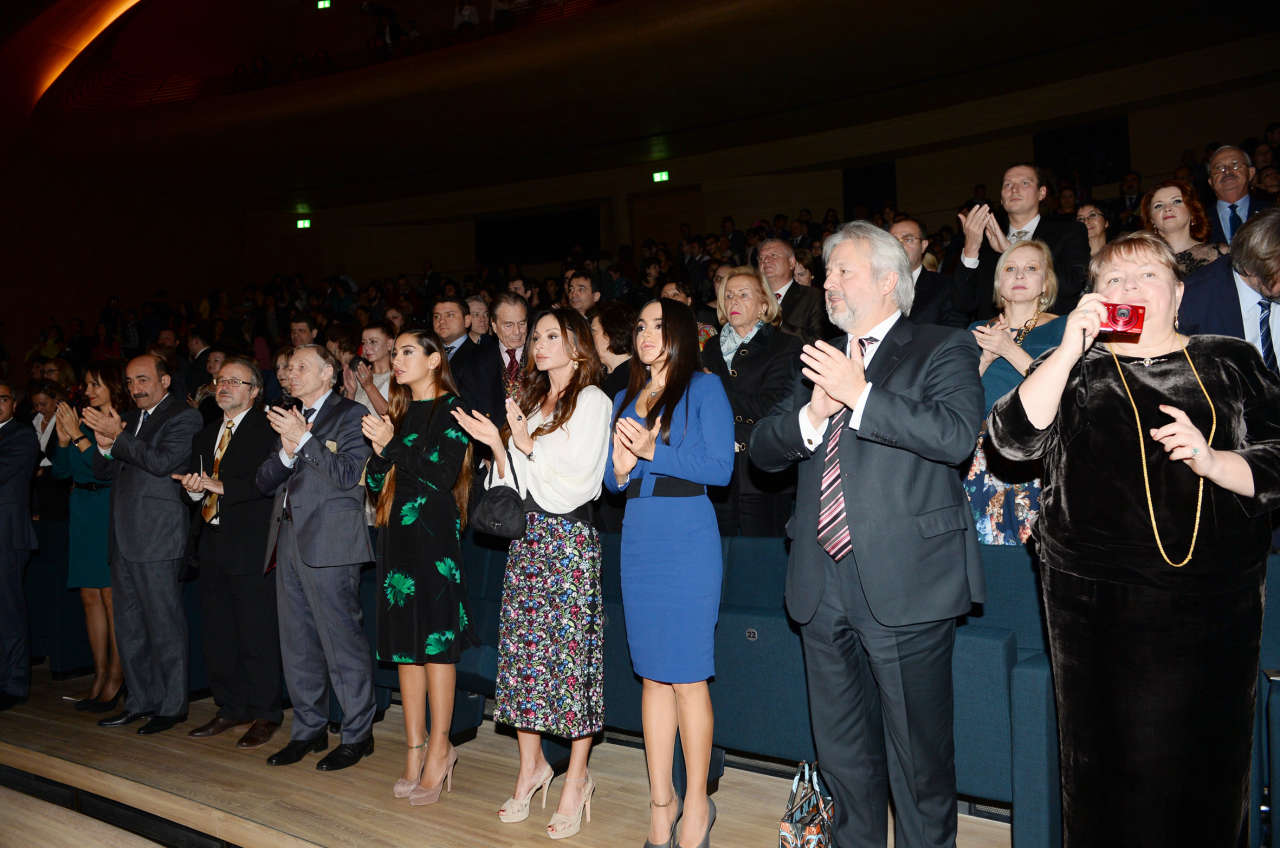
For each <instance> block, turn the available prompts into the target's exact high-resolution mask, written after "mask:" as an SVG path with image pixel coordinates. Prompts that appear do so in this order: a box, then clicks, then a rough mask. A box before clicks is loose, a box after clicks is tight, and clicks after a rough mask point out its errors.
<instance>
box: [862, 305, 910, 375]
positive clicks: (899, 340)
mask: <svg viewBox="0 0 1280 848" xmlns="http://www.w3.org/2000/svg"><path fill="white" fill-rule="evenodd" d="M913 335H915V330H914V328H913V327H912V324H911V322H910V321H908V320H907V318H906V316H905V315H904V316H902V317H901V318H899V319H898V320H897V322H896V323H894V325H893V326H892V327H890V328H889V332H888V334H886V335H885V337H884V340H883V341H881V342H880V343H879V347H880V349H879V350H877V351H876V352H875V356H873V357H872V359H871V364H870V365H869V366H867V382H869V383H882V382H884V381H885V379H887V378H888V376H889V375H890V374H892V373H893V370H894V369H895V368H897V367H898V363H900V362H902V360H903V358H904V357H905V356H906V354H907V345H908V344H910V342H911V338H912V336H913Z"/></svg>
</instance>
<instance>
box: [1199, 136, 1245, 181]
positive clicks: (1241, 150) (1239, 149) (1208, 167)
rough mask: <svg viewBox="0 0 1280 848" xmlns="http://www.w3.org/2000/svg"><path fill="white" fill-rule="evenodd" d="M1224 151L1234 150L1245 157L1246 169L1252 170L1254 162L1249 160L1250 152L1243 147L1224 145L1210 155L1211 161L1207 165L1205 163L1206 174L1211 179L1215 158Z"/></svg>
mask: <svg viewBox="0 0 1280 848" xmlns="http://www.w3.org/2000/svg"><path fill="white" fill-rule="evenodd" d="M1224 150H1234V151H1235V152H1237V153H1239V154H1240V155H1241V156H1243V157H1244V166H1245V167H1246V168H1252V167H1253V160H1252V159H1250V158H1249V153H1248V151H1246V150H1245V149H1244V148H1243V147H1236V146H1235V145H1234V144H1224V145H1222V146H1221V147H1219V148H1218V149H1217V150H1215V151H1213V152H1212V153H1210V154H1209V160H1208V161H1207V162H1205V163H1204V170H1205V173H1207V174H1208V175H1209V176H1211V177H1212V176H1213V160H1214V158H1215V157H1217V155H1218V154H1219V153H1221V152H1222V151H1224Z"/></svg>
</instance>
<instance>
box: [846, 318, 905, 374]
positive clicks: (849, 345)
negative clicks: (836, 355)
mask: <svg viewBox="0 0 1280 848" xmlns="http://www.w3.org/2000/svg"><path fill="white" fill-rule="evenodd" d="M901 317H902V313H901V312H897V311H895V312H894V313H893V314H892V315H890V316H889V317H888V318H886V319H884V320H883V321H881V322H880V323H879V324H876V325H875V326H874V327H872V328H871V329H870V330H869V331H868V332H867V334H866V336H860V337H859V338H866V337H867V336H870V337H871V338H873V339H875V340H876V343H875V344H873V345H871V346H870V347H868V348H867V352H866V353H864V354H863V355H862V367H863V369H866V367H867V366H869V365H870V364H871V360H872V359H874V358H875V355H876V352H877V351H878V350H880V348H881V347H883V343H884V337H885V336H887V335H889V331H890V330H892V329H893V325H894V324H896V323H898V319H899V318H901ZM854 341H855V339H854V337H853V336H849V340H848V341H847V342H846V343H845V349H844V350H845V353H846V354H848V353H849V352H850V351H852V350H853V344H854Z"/></svg>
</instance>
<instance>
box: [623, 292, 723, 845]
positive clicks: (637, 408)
mask: <svg viewBox="0 0 1280 848" xmlns="http://www.w3.org/2000/svg"><path fill="white" fill-rule="evenodd" d="M613 410H614V416H613V419H614V430H613V439H612V441H611V443H610V451H609V462H608V465H607V466H606V469H605V480H604V482H605V486H607V487H608V488H609V489H610V490H611V491H615V492H626V493H627V506H626V511H625V513H624V515H623V519H622V606H623V611H624V612H625V614H626V620H627V644H628V645H629V646H630V648H631V664H632V667H633V668H634V669H635V672H636V674H638V675H639V676H640V677H641V678H643V690H642V692H643V694H642V695H641V698H642V702H641V714H642V719H641V720H642V723H643V725H644V747H645V761H646V763H647V765H648V768H649V836H648V841H649V842H652V843H654V844H656V845H667V844H669V843H674V841H675V837H676V830H677V823H678V822H680V820H681V816H682V815H683V822H682V823H681V824H680V827H679V831H680V844H683V845H703V844H705V843H706V841H707V838H708V835H709V834H710V831H711V826H712V824H714V822H715V804H714V803H713V802H711V800H710V799H709V798H707V792H706V787H707V772H708V770H709V769H710V763H711V737H712V730H713V727H714V723H715V722H714V716H713V714H712V710H711V695H710V692H709V690H708V688H707V679H708V678H709V677H711V676H712V675H714V674H715V652H714V637H715V629H716V618H717V615H718V612H719V608H720V582H721V579H722V573H721V572H722V563H721V553H720V533H719V531H718V530H717V528H716V514H715V510H714V509H713V508H712V506H711V501H710V500H708V499H707V486H724V485H727V484H728V483H729V479H730V478H731V477H732V475H733V410H732V408H731V407H730V405H729V398H728V397H727V396H726V395H725V391H724V386H722V385H721V383H720V379H719V378H718V377H715V376H713V375H711V374H706V373H703V372H702V370H701V362H700V361H699V350H698V330H697V324H696V322H695V321H694V317H693V312H692V311H691V310H690V309H689V307H687V306H685V305H684V304H681V303H677V302H675V301H674V300H652V301H650V302H649V303H647V304H646V305H645V306H644V308H643V309H642V310H641V311H640V317H639V319H638V320H637V321H636V330H635V356H634V357H632V359H631V381H630V383H628V385H627V390H626V392H624V393H622V394H620V395H619V396H618V397H617V398H616V399H615V401H614V404H613ZM677 730H678V731H679V732H680V743H681V746H682V748H683V749H684V763H685V772H686V774H687V775H688V784H687V786H686V789H685V795H684V798H683V800H682V803H681V804H679V805H677V804H673V803H672V802H673V801H675V800H676V794H675V787H674V786H673V785H672V783H671V764H672V758H673V755H674V751H675V741H676V731H677Z"/></svg>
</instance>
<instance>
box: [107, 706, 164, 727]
mask: <svg viewBox="0 0 1280 848" xmlns="http://www.w3.org/2000/svg"><path fill="white" fill-rule="evenodd" d="M144 718H151V713H131V712H129V711H128V710H125V711H124V712H122V713H116V714H115V715H113V716H111V718H104V719H100V720H99V721H98V727H124V726H125V725H126V724H133V723H134V722H135V721H140V720H141V719H144Z"/></svg>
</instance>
